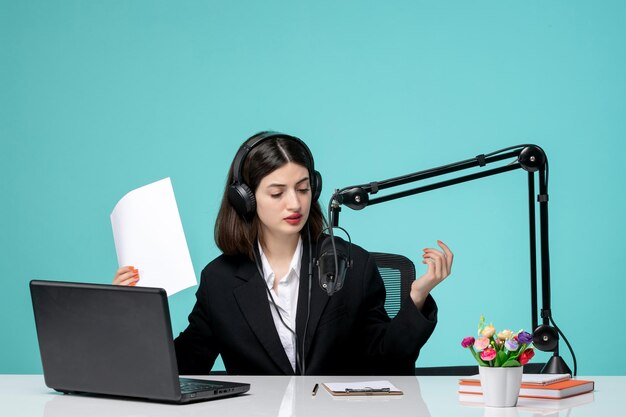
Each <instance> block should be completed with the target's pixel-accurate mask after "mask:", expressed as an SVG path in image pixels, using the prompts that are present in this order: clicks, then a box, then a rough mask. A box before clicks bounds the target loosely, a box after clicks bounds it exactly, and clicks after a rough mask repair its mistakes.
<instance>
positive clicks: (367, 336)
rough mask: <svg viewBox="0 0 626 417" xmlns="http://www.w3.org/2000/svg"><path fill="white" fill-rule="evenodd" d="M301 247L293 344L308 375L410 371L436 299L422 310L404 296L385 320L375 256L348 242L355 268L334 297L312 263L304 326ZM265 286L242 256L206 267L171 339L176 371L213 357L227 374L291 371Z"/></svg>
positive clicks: (196, 370) (197, 368) (203, 366)
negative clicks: (184, 321)
mask: <svg viewBox="0 0 626 417" xmlns="http://www.w3.org/2000/svg"><path fill="white" fill-rule="evenodd" d="M303 249H304V250H303V259H302V269H301V272H300V289H299V295H298V308H297V314H296V333H297V335H298V336H297V349H298V351H299V353H300V354H301V355H302V351H303V350H304V355H303V357H304V367H305V373H306V374H308V375H400V374H411V375H412V374H413V373H414V367H415V360H416V359H417V356H418V354H419V351H420V348H421V347H422V346H423V345H424V343H426V341H427V340H428V338H429V337H430V335H431V334H432V332H433V330H434V328H435V325H436V323H437V305H436V304H435V301H434V300H433V298H432V297H430V296H428V299H427V301H426V303H425V305H424V308H423V309H422V311H421V312H420V311H419V310H418V309H417V308H416V307H415V305H414V304H413V302H412V301H411V299H410V297H407V299H406V300H405V301H404V302H403V305H402V307H401V309H400V311H399V313H398V314H397V316H396V317H394V319H393V320H390V319H389V317H388V316H387V313H386V312H385V310H384V303H385V288H384V284H383V281H382V278H381V277H380V274H379V273H378V269H377V268H376V265H375V263H374V260H373V258H372V257H371V256H370V254H369V253H368V252H366V251H365V250H363V249H362V248H360V247H358V246H356V245H352V247H351V256H352V260H353V267H352V268H350V269H349V270H348V273H347V274H346V278H345V282H344V286H343V288H342V289H341V290H340V291H339V292H337V293H335V294H334V295H333V296H332V297H329V296H328V295H327V294H326V292H325V291H324V290H322V288H321V287H320V286H319V283H318V273H317V267H315V268H313V271H314V273H313V278H312V282H311V301H310V306H311V307H310V314H309V320H308V325H306V320H307V304H308V302H307V301H308V300H307V299H308V292H309V276H308V270H309V255H308V253H309V250H308V245H307V244H306V243H305V244H304V248H303ZM314 256H315V255H314ZM265 285H266V283H265V280H264V279H263V278H262V277H261V276H259V273H258V270H257V268H256V266H255V264H254V263H253V262H252V261H250V260H249V259H248V258H246V257H243V256H226V255H221V256H219V257H218V258H216V259H215V260H214V261H212V262H211V263H209V264H208V265H207V266H206V267H205V268H204V270H203V271H202V275H201V280H200V286H199V288H198V291H197V293H196V297H197V300H196V304H195V306H194V308H193V310H192V312H191V314H190V315H189V326H188V327H187V328H186V329H185V330H184V331H183V332H182V333H181V334H180V335H179V336H178V337H177V338H176V340H175V341H174V342H175V347H176V357H177V360H178V367H179V373H180V374H181V375H185V374H187V375H194V374H195V375H205V374H208V373H209V372H210V371H211V368H212V367H213V363H214V362H215V359H216V357H217V355H218V354H221V355H222V359H223V361H224V366H225V367H226V371H227V372H228V373H229V374H240V375H293V374H294V371H293V369H292V367H291V364H290V362H289V359H288V358H287V355H286V354H285V350H284V349H283V346H282V344H281V342H280V339H279V337H278V332H277V331H276V327H275V325H274V320H273V319H272V314H271V311H270V307H271V306H270V303H269V301H268V297H267V292H266V289H265ZM305 326H306V337H305V335H304V329H305ZM296 373H301V370H300V369H299V368H298V369H297V370H296Z"/></svg>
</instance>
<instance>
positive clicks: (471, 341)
mask: <svg viewBox="0 0 626 417" xmlns="http://www.w3.org/2000/svg"><path fill="white" fill-rule="evenodd" d="M473 344H474V338H473V337H472V336H468V337H466V338H465V339H463V341H462V342H461V346H463V347H464V348H468V347H470V346H472V345H473Z"/></svg>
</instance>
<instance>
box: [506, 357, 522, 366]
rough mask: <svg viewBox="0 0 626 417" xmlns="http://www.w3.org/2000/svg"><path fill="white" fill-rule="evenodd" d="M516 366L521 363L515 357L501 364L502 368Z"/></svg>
mask: <svg viewBox="0 0 626 417" xmlns="http://www.w3.org/2000/svg"><path fill="white" fill-rule="evenodd" d="M517 366H522V364H521V363H519V362H518V361H517V360H515V359H509V360H508V361H506V362H504V363H503V364H502V367H503V368H513V367H517Z"/></svg>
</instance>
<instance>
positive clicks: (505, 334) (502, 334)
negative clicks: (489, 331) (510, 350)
mask: <svg viewBox="0 0 626 417" xmlns="http://www.w3.org/2000/svg"><path fill="white" fill-rule="evenodd" d="M511 337H513V332H512V331H510V330H508V329H507V330H502V331H501V332H500V333H498V339H500V340H507V339H510V338H511Z"/></svg>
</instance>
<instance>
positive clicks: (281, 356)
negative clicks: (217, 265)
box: [234, 262, 294, 375]
mask: <svg viewBox="0 0 626 417" xmlns="http://www.w3.org/2000/svg"><path fill="white" fill-rule="evenodd" d="M236 276H237V277H238V278H240V279H243V280H244V281H247V284H245V285H241V286H239V287H237V288H235V290H234V295H235V299H236V300H237V303H238V305H239V308H240V309H241V311H242V313H243V315H244V317H245V318H246V320H247V322H248V324H249V325H250V328H251V329H252V331H253V332H254V334H255V335H256V337H257V338H258V339H259V341H260V342H261V344H262V345H263V347H264V348H265V350H266V351H267V353H268V355H269V357H270V358H271V359H272V360H273V361H274V362H275V363H276V365H277V366H278V367H279V368H280V369H281V371H282V372H283V373H284V374H287V375H293V373H294V372H293V368H292V367H291V363H290V362H289V358H287V354H286V353H285V349H284V348H283V345H282V343H281V342H280V338H279V337H278V332H277V331H276V326H275V325H274V319H273V318H272V312H271V311H270V307H271V306H270V303H269V301H268V299H267V291H266V289H265V282H264V280H263V278H262V277H260V276H259V273H258V271H257V269H256V267H255V266H254V263H252V262H246V263H245V264H243V265H241V267H240V268H239V270H238V271H237V273H236Z"/></svg>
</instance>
